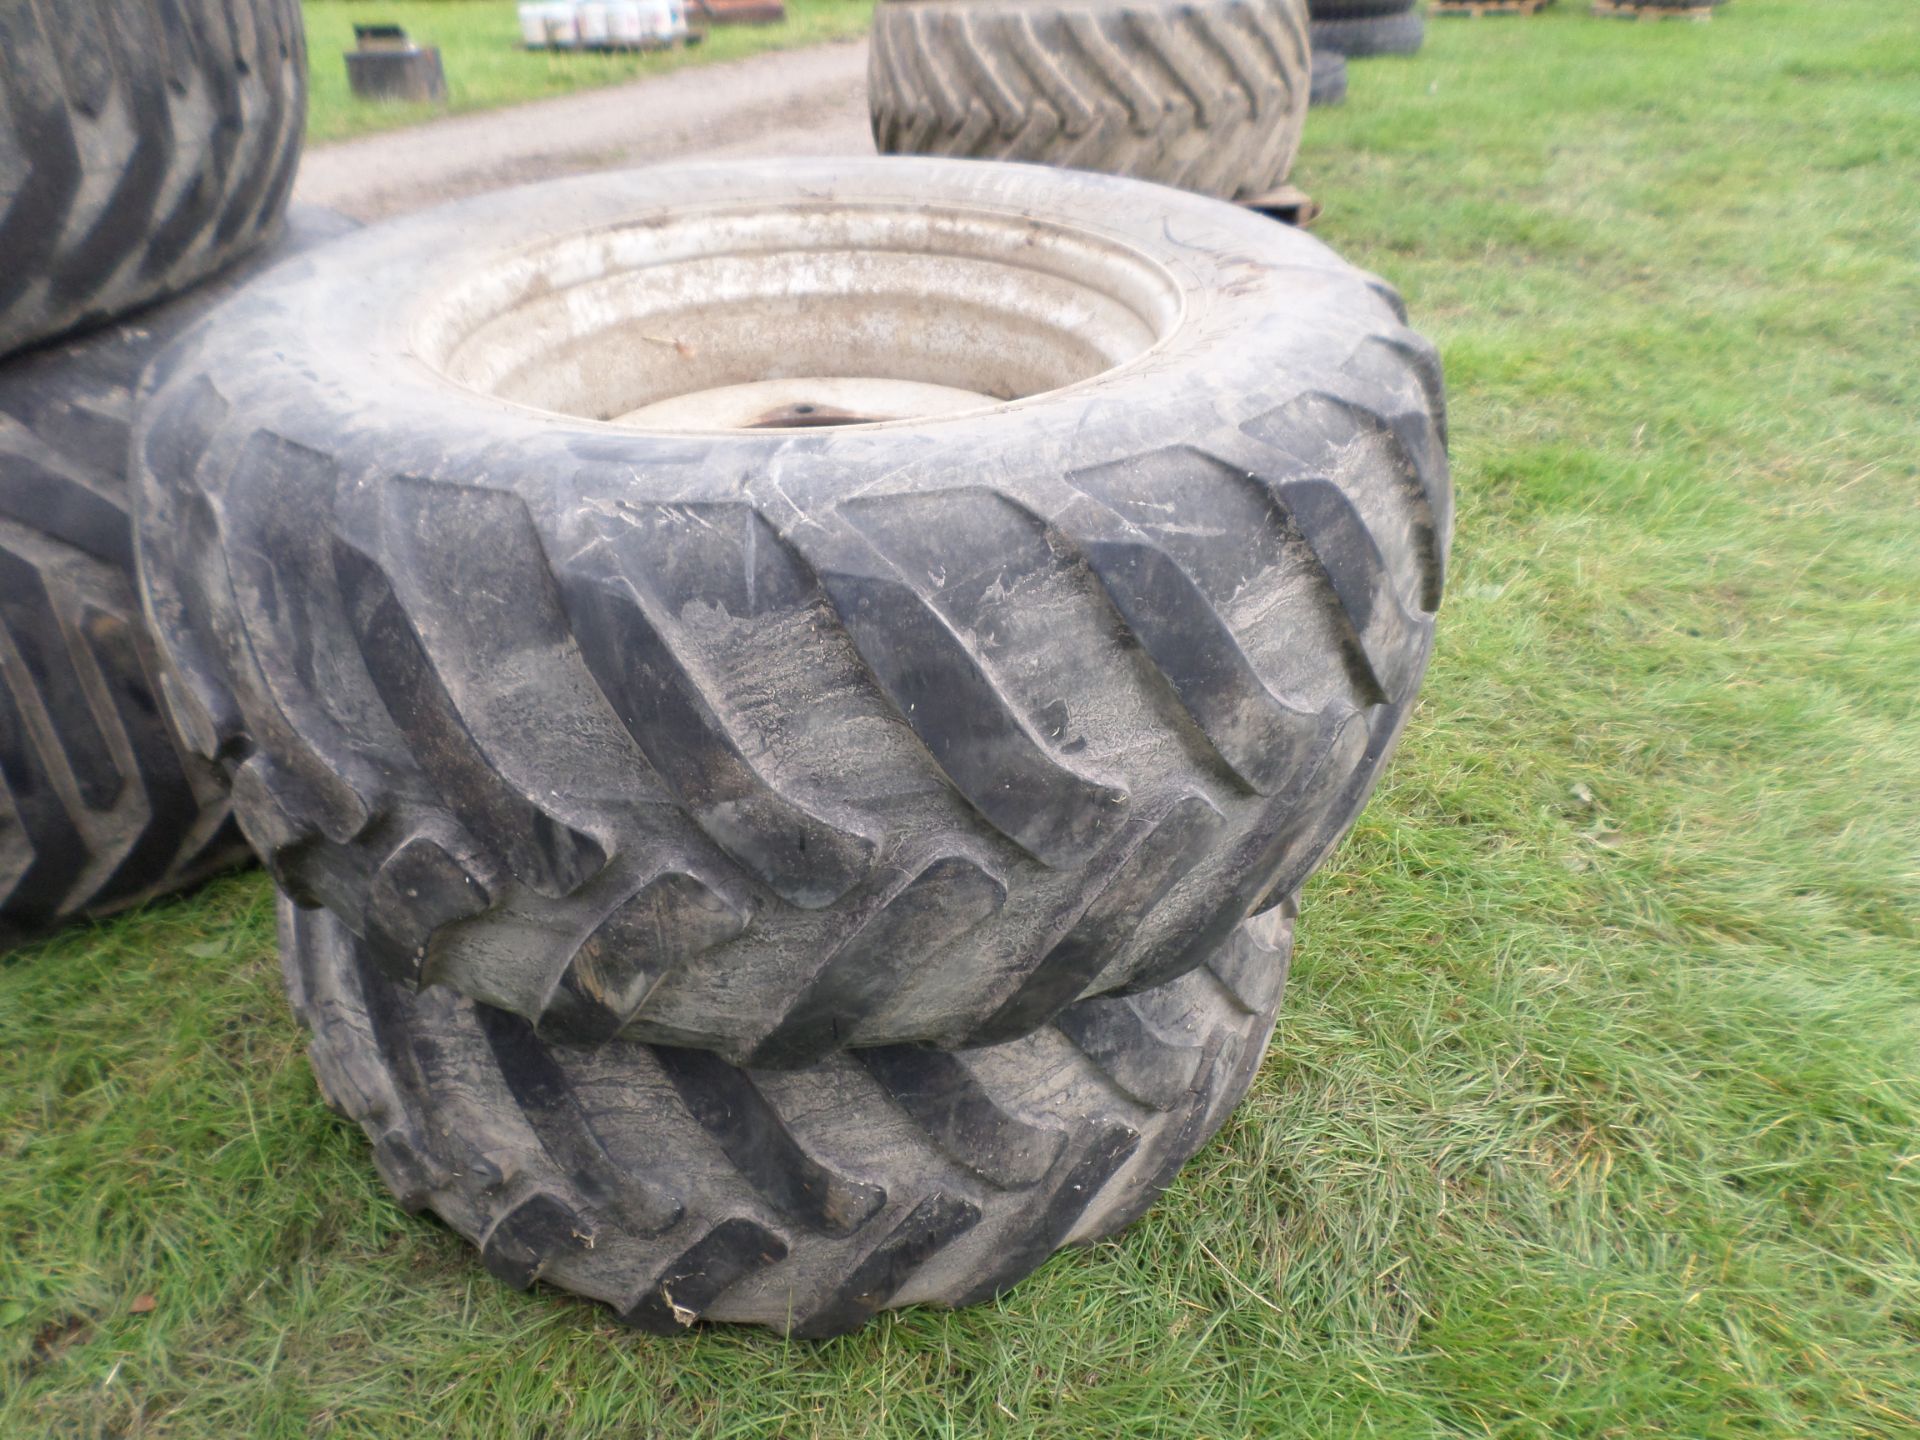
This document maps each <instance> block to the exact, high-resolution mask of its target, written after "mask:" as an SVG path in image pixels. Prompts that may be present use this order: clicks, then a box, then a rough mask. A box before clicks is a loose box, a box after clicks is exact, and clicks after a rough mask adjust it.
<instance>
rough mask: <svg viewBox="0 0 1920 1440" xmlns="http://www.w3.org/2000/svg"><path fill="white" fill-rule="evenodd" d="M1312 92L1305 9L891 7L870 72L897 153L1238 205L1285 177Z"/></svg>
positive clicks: (880, 12)
mask: <svg viewBox="0 0 1920 1440" xmlns="http://www.w3.org/2000/svg"><path fill="white" fill-rule="evenodd" d="M1307 90H1308V44H1307V31H1306V7H1305V5H1304V4H1303V3H1302V0H1199V3H1178V4H1175V3H1168V0H1124V3H1119V4H1103V5H1094V6H1089V5H1084V4H1081V5H1074V4H1068V5H1055V4H1045V3H1039V4H1034V3H1024V0H1013V3H994V0H887V3H883V4H881V5H880V6H879V7H878V9H877V10H876V11H875V14H874V25H873V37H872V41H871V48H870V49H869V51H868V61H867V96H868V105H869V109H870V113H871V118H872V122H873V136H874V143H875V144H876V145H877V146H878V148H879V149H880V151H881V153H883V154H907V155H951V156H958V157H961V158H965V159H976V160H1019V161H1026V162H1030V163H1034V164H1042V165H1057V166H1060V167H1062V168H1066V169H1075V170H1097V171H1101V172H1104V173H1106V174H1110V175H1131V176H1134V177H1136V178H1138V179H1142V180H1155V181H1158V182H1160V183H1161V184H1163V185H1175V186H1178V187H1180V188H1181V189H1184V190H1194V191H1198V192H1199V193H1201V194H1205V195H1218V196H1222V197H1226V198H1232V197H1236V196H1252V195H1260V194H1263V193H1265V192H1267V191H1269V190H1274V189H1277V188H1278V187H1279V186H1280V185H1281V184H1283V183H1284V182H1285V180H1286V178H1287V174H1288V172H1289V171H1290V170H1291V169H1292V166H1293V157H1294V153H1295V152H1296V151H1297V150H1298V149H1299V147H1300V134H1301V128H1302V126H1303V125H1304V124H1305V121H1306V109H1307Z"/></svg>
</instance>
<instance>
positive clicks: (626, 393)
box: [135, 158, 1451, 1067]
mask: <svg viewBox="0 0 1920 1440" xmlns="http://www.w3.org/2000/svg"><path fill="white" fill-rule="evenodd" d="M935 322H937V323H935ZM876 372H877V373H878V374H879V375H880V376H882V377H883V378H881V379H877V380H875V379H861V378H845V377H861V376H872V375H874V374H875V373H876ZM150 375H151V385H150V390H151V393H150V394H149V395H148V396H147V398H146V400H145V403H144V405H143V407H142V412H141V426H140V430H139V433H138V435H137V437H136V440H135V456H136V461H135V463H136V465H137V468H138V471H139V477H140V478H139V481H138V485H139V508H140V530H141V545H142V569H141V575H142V581H143V584H144V586H145V591H144V595H143V599H144V602H145V604H146V606H147V611H148V614H149V615H150V617H151V618H152V620H153V622H154V624H155V626H156V633H157V634H158V635H159V636H161V637H163V638H162V644H163V646H164V648H165V650H166V652H167V655H168V658H169V660H170V662H171V665H172V668H173V672H174V673H175V674H177V675H178V677H179V680H180V683H179V685H178V686H177V687H175V688H173V689H170V690H169V700H170V702H171V704H172V706H173V709H174V713H175V714H176V716H177V717H179V719H180V720H181V724H182V729H183V731H184V732H185V733H187V734H188V735H190V736H191V737H192V739H193V742H194V744H195V745H196V747H197V748H198V750H199V752H200V753H202V754H204V755H206V756H208V757H209V758H212V759H215V760H217V761H219V762H220V763H221V764H222V765H223V766H225V767H226V768H227V769H228V770H229V771H230V772H231V774H232V778H233V789H234V805H235V809H236V812H237V813H238V815H239V817H240V821H241V824H242V826H243V827H244V829H245V830H246V833H247V835H248V838H249V839H250V840H252V841H253V843H254V846H255V848H256V849H257V850H258V851H259V852H260V854H261V856H262V858H263V859H264V860H265V861H266V863H267V865H268V866H269V868H270V869H271V870H272V871H273V873H274V875H275V878H276V879H277V880H278V881H279V882H280V884H281V886H282V888H284V889H286V890H287V891H288V892H289V893H291V894H292V895H293V897H294V898H295V899H296V900H298V901H300V902H301V903H303V904H306V905H325V906H327V907H329V908H330V909H332V910H333V911H334V912H335V913H336V914H338V915H339V916H340V917H341V918H342V919H343V920H345V922H346V923H347V925H348V926H349V928H351V929H352V930H353V931H354V932H355V933H356V934H359V935H361V936H363V937H364V938H365V939H366V940H367V942H368V944H369V947H370V949H371V951H372V952H373V953H374V954H375V955H377V956H378V957H379V958H380V960H381V962H382V963H383V964H385V965H386V966H387V967H388V968H389V971H390V973H391V974H393V975H394V976H395V977H396V978H398V979H400V980H402V981H403V982H406V983H409V984H435V983H438V984H445V985H449V986H451V987H452V988H454V989H456V990H459V991H461V992H462V993H464V994H466V995H468V996H470V997H472V998H474V999H476V1000H480V1001H483V1002H485V1003H487V1004H489V1005H493V1006H495V1007H497V1008H499V1009H504V1010H509V1011H512V1012H514V1013H516V1014H519V1015H522V1016H525V1017H526V1018H528V1019H531V1020H534V1021H536V1022H537V1023H538V1024H539V1025H540V1026H541V1028H542V1030H543V1031H544V1032H546V1033H556V1034H567V1035H571V1036H574V1037H579V1038H586V1039H595V1038H597V1039H606V1038H609V1037H611V1036H612V1035H614V1034H616V1033H619V1032H622V1031H629V1032H630V1033H631V1036H632V1038H635V1039H640V1040H647V1041H652V1042H656V1043H661V1044H667V1045H690V1046H697V1047H700V1048H705V1049H711V1050H715V1051H717V1052H719V1053H721V1054H722V1055H724V1056H726V1058H728V1059H730V1060H734V1061H737V1062H741V1063H752V1064H754V1065H756V1066H760V1067H773V1066H800V1065H805V1064H809V1063H811V1062H813V1061H814V1060H816V1059H818V1058H819V1057H821V1056H823V1055H825V1054H827V1053H830V1052H832V1051H835V1050H838V1049H842V1048H845V1047H847V1046H855V1045H889V1044H898V1043H906V1042H927V1043H934V1044H939V1045H943V1046H958V1045H968V1044H985V1043H991V1042H996V1041H1001V1040H1010V1039H1013V1038H1015V1037H1017V1036H1019V1035H1022V1034H1025V1033H1027V1032H1029V1031H1031V1030H1033V1029H1035V1028H1036V1027H1038V1026H1040V1025H1043V1024H1045V1023H1046V1022H1047V1021H1048V1020H1049V1019H1050V1018H1051V1017H1052V1016H1053V1015H1054V1014H1056V1013H1057V1012H1058V1011H1059V1010H1060V1009H1062V1008H1063V1007H1064V1006H1066V1005H1067V1004H1069V1003H1071V1002H1072V1001H1074V1000H1076V999H1078V998H1080V997H1081V996H1083V995H1088V994H1098V993H1102V992H1105V991H1109V990H1115V989H1118V988H1120V987H1122V986H1127V985H1134V984H1151V983H1158V982H1160V981H1164V980H1166V979H1171V978H1172V977H1173V976H1175V975H1177V974H1179V973H1180V972H1181V971H1182V970H1184V969H1188V968H1191V967H1192V966H1194V965H1197V964H1199V963H1201V962H1202V961H1203V960H1205V959H1206V958H1207V956H1209V955H1210V954H1212V953H1213V952H1214V951H1215V950H1216V949H1218V948H1219V946H1220V945H1222V944H1224V943H1225V941H1226V938H1227V936H1228V935H1230V934H1231V933H1232V931H1233V929H1234V927H1235V926H1237V925H1238V924H1239V923H1240V922H1241V920H1242V919H1244V918H1245V917H1246V916H1247V915H1249V914H1251V913H1253V912H1254V911H1256V910H1258V909H1259V908H1261V907H1262V906H1263V905H1264V904H1266V903H1268V902H1269V900H1270V898H1271V897H1274V896H1278V895H1285V894H1290V893H1292V891H1293V890H1294V889H1295V888H1297V886H1298V884H1299V882H1300V880H1301V879H1302V878H1304V876H1305V875H1306V874H1307V873H1308V871H1310V870H1311V869H1312V868H1313V866H1315V865H1316V864H1318V863H1319V861H1320V859H1321V858H1322V857H1323V856H1324V855H1325V854H1326V853H1327V851H1328V850H1329V849H1330V847H1331V846H1332V845H1333V844H1334V843H1335V841H1336V840H1337V839H1338V837H1339V836H1340V835H1341V834H1343V833H1344V832H1345V830H1346V828H1347V827H1348V826H1349V825H1350V824H1351V823H1352V821H1353V818H1354V816H1355V815H1356V814H1357V813H1358V811H1359V809H1360V806H1361V804H1362V803H1363V802H1364V799H1365V797H1366V794H1367V792H1368V789H1369V787H1370V786H1371V784H1372V781H1373V777H1374V776H1375V775H1376V774H1377V773H1378V769H1379V765H1380V763H1381V761H1382V760H1383V759H1384V758H1385V756H1386V754H1387V752H1388V750H1389V749H1390V747H1391V745H1392V743H1393V739H1394V737H1395V736H1396V735H1397V734H1398V731H1399V728H1400V725H1401V723H1402V721H1403V720H1404V718H1405V716H1406V714H1407V710H1408V707H1409V705H1410V704H1411V703H1412V700H1413V697H1414V694H1415V691H1416V690H1417V688H1418V685H1419V681H1420V677H1421V674H1422V672H1423V670H1424V667H1425V664H1426V658H1427V654H1428V649H1429V646H1430V643H1431V635H1432V614H1433V611H1434V609H1435V608H1436V606H1437V605H1438V603H1439V597H1440V588H1441V576H1442V568H1443V557H1444V555H1445V553H1446V549H1447V537H1448V532H1449V527H1450V504H1451V502H1450V499H1449V494H1450V492H1449V482H1448V478H1447V466H1446V456H1445V420H1444V411H1443V400H1442V389H1441V380H1440V371H1439V365H1438V362H1437V360H1436V358H1435V355H1434V352H1433V350H1432V348H1431V347H1430V346H1428V345H1427V344H1426V342H1424V341H1422V340H1421V339H1419V338H1418V337H1417V336H1415V335H1414V334H1413V333H1412V332H1411V331H1409V330H1408V329H1407V328H1406V327H1405V324H1404V323H1403V312H1402V311H1401V310H1400V308H1399V302H1398V299H1397V297H1395V296H1394V294H1393V292H1392V291H1391V290H1390V289H1389V288H1388V287H1387V286H1386V285H1385V284H1384V283H1383V282H1381V281H1379V280H1377V279H1375V278H1373V277H1371V276H1368V275H1366V274H1364V273H1362V272H1361V271H1358V270H1356V269H1354V268H1353V267H1352V266H1350V265H1347V264H1346V263H1345V262H1343V261H1341V260H1340V259H1339V258H1338V257H1336V256H1335V255H1334V254H1333V253H1332V252H1331V251H1330V250H1328V249H1327V248H1326V247H1325V246H1324V245H1322V244H1320V243H1319V242H1318V241H1316V240H1313V239H1311V238H1310V237H1307V236H1305V235H1301V234H1298V233H1297V232H1295V231H1293V230H1291V229H1290V228H1288V227H1286V226H1281V225H1275V224H1272V223H1271V222H1270V221H1267V220H1265V219H1263V218H1261V217H1259V216H1256V215H1252V214H1249V213H1247V212H1245V211H1242V210H1241V209H1239V208H1238V207H1235V206H1231V205H1226V204H1223V203H1221V202H1218V201H1214V200H1207V199H1203V198H1201V197H1199V196H1195V195H1186V194H1182V193H1180V192H1178V191H1174V190H1169V189H1166V188H1164V187H1159V186H1150V185H1142V184H1139V183H1137V182H1134V181H1126V180H1117V179H1113V178H1111V177H1107V176H1098V175H1078V174H1069V173H1066V172H1061V171H1046V170H1040V169H1035V168H1032V167H1026V166H1002V165H990V164H982V163H978V162H965V161H945V160H884V159H871V158H869V159H864V160H814V161H781V162H778V163H754V164H732V165H710V166H687V167H673V168H668V167H663V168H660V169H655V170H648V171H633V172H628V173H625V174H618V175H596V176H591V177H582V178H580V179H578V180H561V181H554V182H551V183H548V184H545V185H541V186H537V187H531V188H529V189H526V190H521V191H510V192H502V193H500V194H497V195H492V196H486V197H481V198H478V199H475V200H471V201H465V202H461V203H460V204H457V205H453V206H449V207H447V208H445V209H442V210H439V211H437V212H429V213H426V214H422V215H415V216H410V217H407V218H405V219H402V220H399V221H394V222H390V223H388V224H385V225H382V226H379V227H377V228H375V229H370V230H367V231H364V232H362V233H361V234H359V235H357V236H353V237H351V238H349V239H347V240H345V241H342V242H340V243H339V244H338V245H336V246H333V247H330V248H329V249H328V251H327V252H326V253H325V254H323V255H321V256H317V257H316V258H315V259H314V261H313V262H312V264H311V265H309V266H303V267H302V269H301V273H300V274H299V275H297V276H289V277H287V279H286V280H285V281H284V283H283V282H282V281H281V280H280V278H279V277H268V278H267V279H266V280H265V281H263V282H262V283H260V284H257V285H254V286H251V287H249V288H248V290H247V292H246V293H245V294H244V295H243V296H241V297H240V298H239V299H238V300H236V301H235V302H233V303H231V304H229V305H227V306H224V307H223V308H222V309H221V311H220V313H219V323H218V324H217V325H210V326H206V327H203V328H202V329H201V330H199V331H198V332H197V333H196V334H195V335H194V336H192V337H190V338H189V340H188V341H187V342H186V343H184V344H182V345H179V346H176V347H175V348H174V349H173V350H171V351H170V352H169V353H168V354H167V355H166V356H164V357H162V359H161V360H160V361H158V362H157V363H156V365H155V366H154V368H153V370H152V371H151V372H150ZM796 375H797V376H801V377H818V376H825V377H842V378H827V379H811V378H801V379H785V380H782V379H778V378H773V379H769V378H766V377H769V376H773V377H779V376H788V377H793V376H796ZM936 382H937V383H936ZM776 402H777V403H776ZM849 404H851V405H852V406H853V407H854V408H853V409H852V410H849V409H847V408H846V407H847V406H848V405H849ZM824 420H840V421H855V422H858V423H848V424H843V425H822V424H821V423H820V422H822V421H824ZM769 426H771V427H772V428H766V427H769Z"/></svg>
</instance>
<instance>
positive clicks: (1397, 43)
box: [1313, 10, 1427, 60]
mask: <svg viewBox="0 0 1920 1440" xmlns="http://www.w3.org/2000/svg"><path fill="white" fill-rule="evenodd" d="M1426 40H1427V21H1426V17H1425V16H1423V15H1421V14H1420V13H1419V12H1418V11H1417V10H1416V11H1409V12H1408V13H1407V14H1405V15H1387V16H1383V17H1381V18H1379V19H1373V20H1316V21H1314V22H1313V48H1314V49H1315V50H1318V51H1332V52H1333V53H1334V54H1337V55H1344V56H1346V57H1347V58H1348V59H1349V60H1360V59H1364V58H1365V57H1367V56H1369V55H1411V54H1413V53H1414V52H1415V51H1417V50H1418V49H1419V48H1420V47H1421V46H1422V45H1424V44H1425V43H1426Z"/></svg>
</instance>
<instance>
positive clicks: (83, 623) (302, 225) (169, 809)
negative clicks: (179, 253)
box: [0, 210, 353, 947]
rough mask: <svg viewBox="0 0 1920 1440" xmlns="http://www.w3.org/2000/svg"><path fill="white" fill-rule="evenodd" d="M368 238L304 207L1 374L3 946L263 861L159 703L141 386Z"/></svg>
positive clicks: (217, 781)
mask: <svg viewBox="0 0 1920 1440" xmlns="http://www.w3.org/2000/svg"><path fill="white" fill-rule="evenodd" d="M352 228H353V226H352V223H351V222H350V221H347V220H345V219H343V218H341V217H339V216H335V215H332V214H329V213H328V212H326V211H315V210H303V211H299V212H296V213H295V215H294V217H293V220H292V223H291V224H290V225H289V226H288V233H287V235H286V237H285V238H284V239H283V240H281V241H280V242H279V243H278V244H275V245H273V246H271V247H269V248H268V249H267V250H266V251H264V252H262V253H260V254H259V255H257V256H256V257H255V258H254V260H253V261H251V262H249V263H247V264H245V265H242V266H240V267H239V268H238V269H237V270H234V271H229V272H227V275H226V276H224V277H223V278H222V279H221V280H219V281H218V282H215V283H213V284H210V285H206V286H203V287H201V288H200V289H198V290H195V291H193V292H191V293H190V294H188V295H186V296H184V297H182V298H181V299H178V300H175V301H173V302H172V303H171V304H168V305H163V306H160V307H158V308H155V309H151V310H147V311H144V312H143V313H142V314H141V315H140V316H139V317H138V319H137V320H135V321H129V322H125V323H122V324H119V325H115V326H112V327H110V328H108V329H104V330H98V331H95V332H93V333H92V334H89V335H87V336H86V337H84V338H82V339H79V340H74V341H69V342H67V343H65V344H56V345H52V346H48V347H46V348H45V349H42V350H39V351H36V352H34V353H33V354H30V355H19V356H15V357H14V358H13V359H12V360H9V361H5V362H0V947H5V946H12V945H15V944H18V943H20V942H21V941H22V940H26V939H30V938H32V937H33V936H35V935H38V934H41V933H43V932H44V931H46V930H49V929H51V928H52V927H54V926H56V925H58V924H60V923H62V922H63V921H66V920H69V919H72V918H73V917H75V916H78V915H83V914H88V915H102V914H106V913H109V912H111V911H113V910H117V909H122V908H125V907H127V906H130V905H134V904H137V903H139V902H140V901H142V900H146V899H149V898H151V897H153V896H155V895H158V894H161V893H164V892H166V891H169V890H175V889H179V888H180V887H182V886H184V885H188V884H191V883H193V882H194V881H196V880H199V879H201V878H203V877H205V876H207V875H209V874H211V873H213V872H215V871H217V870H222V869H226V868H228V867H230V866H233V865H237V864H240V863H242V862H243V861H244V860H245V859H246V858H247V849H246V842H245V841H244V840H242V839H241V837H240V833H239V831H238V830H237V829H236V828H235V827H234V825H233V824H232V822H231V820H230V818H229V817H228V813H227V801H226V785H225V782H224V781H223V780H222V779H221V777H220V775H219V773H218V772H217V771H216V770H215V769H214V767H213V766H211V765H209V764H208V763H207V762H206V761H205V760H204V759H201V758H199V757H197V756H194V755H192V754H191V753H190V752H189V751H188V750H187V749H186V748H185V747H184V746H183V745H182V744H181V743H180V741H179V739H178V737H177V736H176V735H175V733H174V731H173V728H172V727H171V726H170V725H169V724H168V723H167V720H166V717H165V715H164V714H163V712H162V710H161V706H160V698H159V694H160V684H159V677H158V656H157V655H156V654H155V652H154V649H153V645H152V643H151V642H150V641H149V640H148V638H147V635H146V627H145V622H144V621H143V620H142V618H141V615H140V605H139V601H138V599H137V598H136V596H135V593H134V577H133V554H134V547H133V521H132V518H131V516H130V515H129V514H128V506H129V500H128V495H127V447H128V442H129V437H130V434H131V431H132V425H133V414H132V412H133V396H134V387H135V385H136V384H137V383H138V381H139V378H140V372H141V370H142V369H143V368H144V367H145V365H146V363H147V361H148V360H149V359H150V358H151V357H152V356H153V355H154V354H155V353H157V352H158V351H159V350H161V349H162V348H164V347H165V345H166V344H167V342H168V341H170V340H171V339H173V338H174V337H175V336H177V335H179V334H180V333H181V332H183V331H184V330H186V329H187V328H188V326H190V325H191V324H192V323H193V322H194V321H195V320H196V319H198V318H199V317H200V316H201V315H202V314H204V313H205V312H206V310H207V309H208V308H210V307H211V306H212V305H213V303H214V302H215V301H216V300H217V299H219V298H220V296H222V295H224V294H227V293H230V292H231V291H232V290H233V289H234V288H235V287H236V286H237V285H238V284H240V283H241V282H242V281H243V280H244V279H245V278H246V277H247V276H248V275H250V274H252V273H255V272H256V271H258V270H260V269H263V268H265V267H266V266H267V265H269V264H275V263H278V262H279V261H281V260H283V259H285V258H287V257H289V256H291V255H294V254H297V253H298V252H299V251H301V250H303V249H305V248H307V247H308V246H310V245H314V244H317V243H319V242H321V241H323V240H326V239H328V238H331V237H332V236H335V235H338V234H343V233H345V232H346V231H347V230H350V229H352Z"/></svg>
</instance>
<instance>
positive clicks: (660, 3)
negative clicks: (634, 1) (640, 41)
mask: <svg viewBox="0 0 1920 1440" xmlns="http://www.w3.org/2000/svg"><path fill="white" fill-rule="evenodd" d="M639 10H640V23H641V27H642V29H643V30H644V31H645V33H646V37H647V39H648V40H650V41H652V42H654V43H656V44H658V43H661V42H663V41H667V40H672V39H674V38H676V37H677V36H679V35H681V34H683V33H684V32H685V30H686V19H685V15H684V12H682V16H681V18H680V20H679V24H678V26H677V27H676V25H675V17H674V7H673V0H639Z"/></svg>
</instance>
